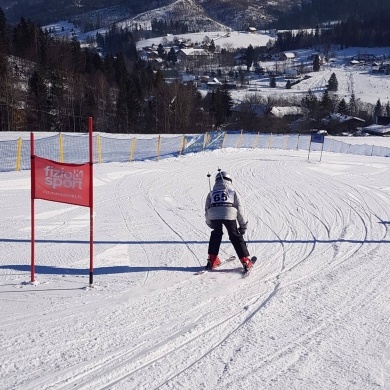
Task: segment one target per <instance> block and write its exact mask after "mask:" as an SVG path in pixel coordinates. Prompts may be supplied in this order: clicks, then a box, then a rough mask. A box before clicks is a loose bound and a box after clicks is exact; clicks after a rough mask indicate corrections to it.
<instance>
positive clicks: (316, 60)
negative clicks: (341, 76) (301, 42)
mask: <svg viewBox="0 0 390 390" xmlns="http://www.w3.org/2000/svg"><path fill="white" fill-rule="evenodd" d="M319 70H320V56H319V55H318V54H316V55H315V56H314V59H313V71H314V72H318V71H319Z"/></svg>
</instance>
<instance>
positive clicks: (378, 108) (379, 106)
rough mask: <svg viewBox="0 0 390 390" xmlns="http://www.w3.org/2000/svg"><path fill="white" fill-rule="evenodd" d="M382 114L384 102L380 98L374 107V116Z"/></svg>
mask: <svg viewBox="0 0 390 390" xmlns="http://www.w3.org/2000/svg"><path fill="white" fill-rule="evenodd" d="M381 115H382V104H381V100H380V99H378V100H377V102H376V105H375V108H374V117H378V116H381Z"/></svg>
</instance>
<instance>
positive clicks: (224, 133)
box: [221, 131, 226, 149]
mask: <svg viewBox="0 0 390 390" xmlns="http://www.w3.org/2000/svg"><path fill="white" fill-rule="evenodd" d="M225 138H226V131H224V132H223V140H222V143H221V149H223V144H224V143H225Z"/></svg>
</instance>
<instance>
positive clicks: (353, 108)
mask: <svg viewBox="0 0 390 390" xmlns="http://www.w3.org/2000/svg"><path fill="white" fill-rule="evenodd" d="M357 112H358V108H357V102H356V98H355V94H354V93H353V94H352V95H351V98H350V99H349V104H348V113H349V115H357Z"/></svg>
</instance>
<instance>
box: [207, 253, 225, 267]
mask: <svg viewBox="0 0 390 390" xmlns="http://www.w3.org/2000/svg"><path fill="white" fill-rule="evenodd" d="M220 265H221V260H220V259H219V257H218V255H209V258H208V260H207V264H206V267H205V269H214V268H217V267H219V266H220Z"/></svg>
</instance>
